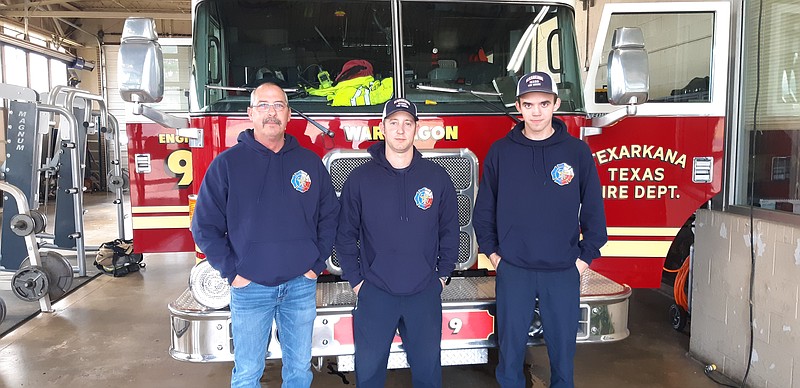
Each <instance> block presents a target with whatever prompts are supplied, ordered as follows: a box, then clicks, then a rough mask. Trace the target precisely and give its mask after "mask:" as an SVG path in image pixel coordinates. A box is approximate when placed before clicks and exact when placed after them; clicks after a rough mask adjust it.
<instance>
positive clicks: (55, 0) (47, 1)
mask: <svg viewBox="0 0 800 388" xmlns="http://www.w3.org/2000/svg"><path fill="white" fill-rule="evenodd" d="M79 1H82V0H41V1H29V2H27V3H19V4H8V5H5V4H2V5H0V9H9V10H10V9H19V8H26V7H27V8H31V9H33V8H36V7H40V6H43V5H53V4H61V5H65V6H66V5H69V4H67V3H76V2H79Z"/></svg>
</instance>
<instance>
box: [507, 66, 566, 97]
mask: <svg viewBox="0 0 800 388" xmlns="http://www.w3.org/2000/svg"><path fill="white" fill-rule="evenodd" d="M531 92H540V93H549V94H555V95H556V96H558V89H557V88H556V83H555V82H553V78H552V77H550V74H547V73H545V72H541V71H535V72H533V73H528V74H525V75H523V76H522V78H520V79H519V82H517V98H519V97H520V96H522V95H523V94H528V93H531Z"/></svg>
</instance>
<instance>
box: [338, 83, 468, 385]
mask: <svg viewBox="0 0 800 388" xmlns="http://www.w3.org/2000/svg"><path fill="white" fill-rule="evenodd" d="M379 126H380V129H381V132H382V133H383V135H384V138H385V141H383V142H380V143H377V144H374V145H372V146H371V147H369V153H370V155H372V160H371V161H369V162H367V163H365V164H363V165H361V166H360V167H358V168H356V169H355V170H354V171H353V172H352V173H351V174H350V176H349V177H348V178H347V182H345V185H344V188H343V189H342V196H341V200H342V212H341V214H340V215H339V232H338V234H337V236H336V255H337V257H338V259H339V263H340V264H341V266H342V277H343V278H344V279H345V280H347V281H348V282H349V283H350V286H352V287H353V291H354V292H355V293H356V295H357V297H358V302H357V305H356V309H355V310H353V339H354V341H355V359H356V385H357V386H358V387H359V388H374V387H381V388H382V387H383V386H384V382H385V380H386V366H387V360H388V358H389V350H390V348H391V345H392V339H393V338H394V335H395V332H398V331H399V333H400V337H401V338H402V340H403V349H404V350H405V352H406V355H407V356H408V364H409V366H410V367H411V381H412V383H413V385H414V387H415V388H422V387H441V386H442V367H441V360H440V352H441V350H440V346H441V339H442V299H441V292H442V287H444V285H445V282H446V279H447V277H448V276H450V272H452V271H453V268H455V263H456V260H457V259H458V244H459V238H458V233H459V226H458V203H457V200H456V190H455V188H454V187H453V182H452V180H451V179H450V176H449V175H448V174H447V172H446V171H445V170H444V168H442V167H441V166H439V165H438V164H436V163H434V162H432V161H429V160H427V159H423V158H422V154H420V153H419V151H417V150H416V148H414V136H415V135H416V133H417V128H418V123H417V107H416V106H415V105H414V104H413V103H412V102H410V101H408V100H406V99H404V98H397V99H394V100H390V101H389V102H387V103H386V105H385V106H384V108H383V120H382V121H381V123H380V125H379Z"/></svg>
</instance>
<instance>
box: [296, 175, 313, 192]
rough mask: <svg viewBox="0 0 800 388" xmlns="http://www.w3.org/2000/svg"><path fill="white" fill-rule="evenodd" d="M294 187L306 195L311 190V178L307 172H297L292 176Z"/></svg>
mask: <svg viewBox="0 0 800 388" xmlns="http://www.w3.org/2000/svg"><path fill="white" fill-rule="evenodd" d="M292 187H294V189H295V190H297V191H299V192H301V193H305V192H306V191H308V189H309V188H311V177H310V176H308V173H307V172H305V171H303V170H297V172H295V173H294V174H292Z"/></svg>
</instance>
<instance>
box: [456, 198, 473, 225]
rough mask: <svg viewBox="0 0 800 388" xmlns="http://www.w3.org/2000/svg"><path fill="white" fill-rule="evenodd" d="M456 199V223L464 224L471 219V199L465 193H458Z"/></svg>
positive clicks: (467, 223)
mask: <svg viewBox="0 0 800 388" xmlns="http://www.w3.org/2000/svg"><path fill="white" fill-rule="evenodd" d="M457 199H458V225H460V226H466V225H469V223H470V222H471V221H472V200H471V199H470V198H469V197H467V196H466V195H461V194H459V195H458V196H457Z"/></svg>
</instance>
